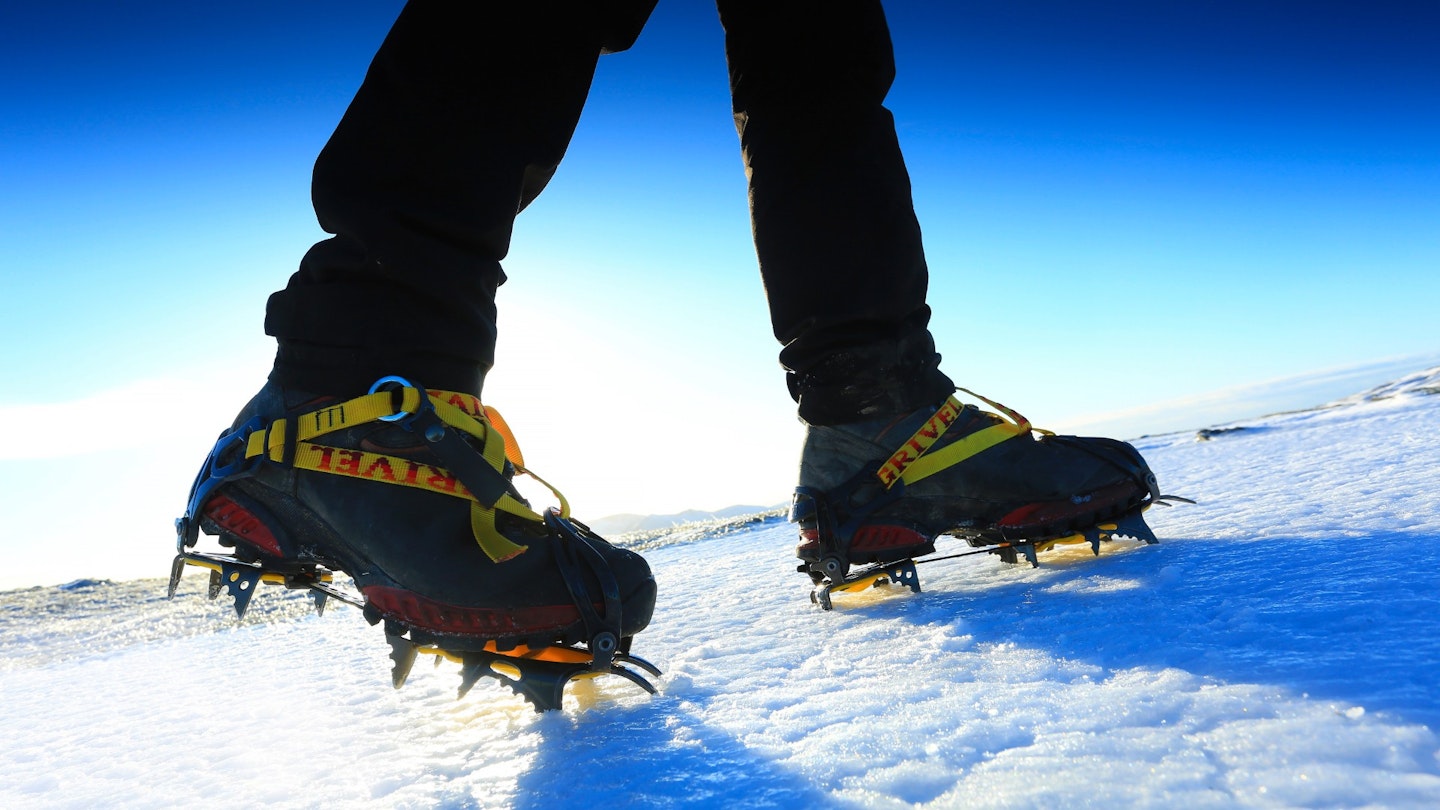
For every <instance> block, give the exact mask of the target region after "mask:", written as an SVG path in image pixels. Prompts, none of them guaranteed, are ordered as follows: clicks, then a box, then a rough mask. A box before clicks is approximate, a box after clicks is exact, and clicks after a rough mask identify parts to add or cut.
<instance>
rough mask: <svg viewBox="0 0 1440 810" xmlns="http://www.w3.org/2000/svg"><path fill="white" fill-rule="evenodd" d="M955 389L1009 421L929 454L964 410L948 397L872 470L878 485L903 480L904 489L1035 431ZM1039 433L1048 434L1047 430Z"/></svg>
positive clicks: (1020, 419)
mask: <svg viewBox="0 0 1440 810" xmlns="http://www.w3.org/2000/svg"><path fill="white" fill-rule="evenodd" d="M959 390H961V391H964V392H965V393H967V394H969V395H970V396H972V397H974V398H976V399H978V400H980V401H981V402H984V403H985V404H987V405H989V406H991V407H993V408H995V409H996V410H998V411H1000V413H1002V414H1004V415H1005V416H1006V417H1008V418H1009V419H1010V421H1009V422H996V423H995V424H993V425H991V426H990V427H987V428H981V429H980V430H977V431H975V432H974V433H971V434H970V435H968V436H964V437H962V438H960V439H956V440H955V441H953V442H951V443H950V444H947V445H945V446H944V447H942V448H940V449H939V450H935V451H933V452H931V448H932V447H934V446H935V444H936V443H937V442H939V441H940V437H941V436H943V435H945V431H946V430H948V429H949V428H950V426H951V425H952V424H954V423H955V420H956V419H957V418H959V416H960V411H961V410H963V409H964V406H963V405H961V404H960V400H959V399H957V398H956V397H955V396H954V395H951V396H950V398H949V399H947V400H945V404H944V405H941V406H940V408H939V409H938V410H936V411H935V413H934V415H932V416H931V417H930V419H929V420H928V421H926V423H925V424H924V425H922V426H921V427H920V429H919V430H917V431H915V434H914V435H913V436H911V437H910V438H909V439H907V440H906V442H905V443H904V444H902V445H901V446H900V449H899V450H896V451H895V452H894V453H893V454H891V456H890V458H889V459H887V460H886V461H885V463H884V464H882V465H880V469H879V470H876V472H875V476H876V477H877V478H879V479H880V483H882V484H884V485H885V488H886V489H889V488H890V487H892V486H894V485H895V482H896V481H904V482H905V484H906V486H909V485H911V484H914V483H916V482H917V481H921V480H924V479H925V478H928V477H930V476H932V475H934V474H935V473H937V472H940V471H941V470H944V469H947V468H949V467H953V466H955V465H956V464H959V463H960V462H962V461H964V460H966V459H968V458H970V457H971V456H974V455H977V454H979V453H980V452H982V451H984V450H988V449H989V448H991V447H994V446H995V445H997V444H999V443H1001V442H1003V441H1005V440H1007V439H1013V438H1015V437H1016V436H1022V435H1024V434H1026V433H1029V432H1030V431H1031V430H1034V429H1035V428H1032V427H1031V425H1030V420H1029V419H1026V418H1025V417H1023V416H1021V415H1020V414H1019V413H1017V412H1015V411H1013V410H1011V409H1009V408H1007V407H1005V406H1004V405H1001V404H1000V403H998V402H995V401H994V400H991V399H986V398H985V397H982V396H980V395H979V394H977V393H975V392H974V391H971V390H969V389H966V388H961V389H959ZM1040 432H1042V433H1048V432H1049V431H1040Z"/></svg>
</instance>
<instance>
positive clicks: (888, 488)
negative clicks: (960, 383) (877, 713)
mask: <svg viewBox="0 0 1440 810" xmlns="http://www.w3.org/2000/svg"><path fill="white" fill-rule="evenodd" d="M960 390H964V389H960ZM967 393H969V392H967ZM976 398H977V399H982V400H983V401H985V402H986V403H988V404H990V405H991V406H994V407H995V408H997V409H998V410H1000V411H1002V412H1003V413H1005V414H1006V416H1007V417H1009V419H1008V420H1007V419H1005V418H1002V417H1001V416H999V415H997V414H994V413H989V412H986V411H982V410H980V409H979V408H977V407H976V406H974V405H961V403H960V402H959V400H957V399H956V398H955V397H954V396H951V397H950V398H949V399H947V400H946V401H945V402H944V403H942V404H940V405H939V406H938V407H937V406H934V405H932V406H929V407H924V408H920V409H918V410H914V411H911V412H910V413H907V414H904V415H902V416H899V417H890V418H880V419H874V420H869V421H859V422H852V423H849V424H840V425H831V426H817V425H810V426H809V427H808V428H807V433H806V437H805V444H804V448H803V451H802V453H801V459H800V485H799V487H798V488H797V489H796V498H795V509H794V512H793V514H792V519H793V520H795V521H796V522H798V523H799V524H800V541H799V544H798V546H797V547H796V556H797V557H799V558H800V559H801V560H803V561H805V563H806V564H807V565H802V566H801V570H802V571H804V570H807V567H808V570H809V571H810V572H811V573H812V576H814V577H815V578H816V579H817V581H819V579H820V577H821V576H822V575H823V576H824V577H826V578H829V579H830V580H831V581H832V582H833V581H838V580H839V578H842V577H843V576H844V574H845V572H846V571H848V569H849V566H850V565H851V564H864V563H872V562H873V563H887V562H893V561H897V560H903V559H907V558H911V557H916V556H920V555H923V554H928V553H930V552H932V551H934V541H935V538H936V537H937V536H939V535H941V534H953V535H957V536H960V537H964V538H966V539H968V540H969V541H970V543H971V545H976V546H982V545H988V544H996V543H1014V542H1018V541H1037V540H1045V539H1050V538H1057V537H1063V536H1066V535H1071V534H1074V533H1075V532H1084V531H1087V530H1091V529H1092V528H1093V527H1095V526H1096V525H1097V524H1100V523H1102V522H1105V521H1109V520H1111V519H1114V518H1119V517H1122V516H1126V515H1129V514H1131V513H1137V515H1138V511H1139V510H1140V509H1142V508H1144V507H1145V506H1148V505H1149V504H1150V503H1151V502H1152V501H1154V500H1155V499H1157V498H1160V497H1161V496H1160V494H1159V490H1158V489H1157V487H1156V484H1155V477H1154V475H1153V474H1152V473H1151V472H1150V468H1149V467H1148V466H1147V465H1146V463H1145V460H1144V459H1143V458H1142V457H1141V456H1140V453H1139V451H1137V450H1136V449H1135V448H1134V447H1132V446H1130V445H1129V444H1126V443H1124V442H1120V441H1115V440H1113V439H1101V438H1080V437H1075V436H1056V435H1053V434H1049V433H1046V432H1043V431H1040V432H1041V433H1042V435H1040V436H1039V437H1038V438H1036V436H1035V434H1034V433H1033V432H1032V428H1031V426H1030V423H1029V422H1028V421H1027V420H1025V418H1024V417H1022V416H1020V415H1019V414H1017V413H1015V412H1014V411H1011V410H1009V409H1007V408H1005V407H1004V406H1001V405H999V404H998V403H995V402H992V401H990V400H985V399H984V398H983V397H979V396H978V395H976ZM822 559H823V560H824V561H825V565H824V568H823V570H822V569H821V568H820V567H819V566H820V564H821V562H822Z"/></svg>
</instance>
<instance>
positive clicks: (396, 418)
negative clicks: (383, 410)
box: [369, 374, 415, 422]
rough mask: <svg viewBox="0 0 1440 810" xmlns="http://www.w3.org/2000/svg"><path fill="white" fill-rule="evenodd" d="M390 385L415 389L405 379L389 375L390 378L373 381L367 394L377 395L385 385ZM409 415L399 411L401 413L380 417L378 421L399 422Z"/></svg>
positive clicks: (407, 412)
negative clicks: (394, 384)
mask: <svg viewBox="0 0 1440 810" xmlns="http://www.w3.org/2000/svg"><path fill="white" fill-rule="evenodd" d="M390 383H396V384H398V385H399V386H400V387H402V388H414V387H415V386H414V385H412V384H411V383H410V381H409V380H407V379H405V378H404V377H396V376H395V375H393V374H392V375H390V376H388V377H381V378H380V379H378V380H376V381H375V384H374V385H372V386H370V391H369V393H371V394H374V393H377V392H378V391H380V389H382V388H384V387H385V386H386V385H388V384H390ZM409 415H410V412H409V411H401V412H399V413H395V414H391V415H389V416H382V417H380V421H381V422H399V421H400V420H401V419H404V418H405V417H407V416H409Z"/></svg>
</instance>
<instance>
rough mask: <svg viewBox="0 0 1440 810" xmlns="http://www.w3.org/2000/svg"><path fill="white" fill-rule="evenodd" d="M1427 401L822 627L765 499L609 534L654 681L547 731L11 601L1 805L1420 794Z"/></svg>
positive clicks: (118, 595) (0, 661)
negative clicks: (1012, 561)
mask: <svg viewBox="0 0 1440 810" xmlns="http://www.w3.org/2000/svg"><path fill="white" fill-rule="evenodd" d="M1437 391H1440V369H1430V370H1427V371H1425V372H1420V373H1417V374H1414V375H1411V376H1409V377H1406V378H1405V379H1402V380H1397V381H1396V382H1395V383H1394V384H1391V385H1388V386H1382V387H1380V388H1377V389H1374V390H1372V391H1370V392H1366V393H1364V394H1361V395H1357V396H1355V397H1351V398H1348V399H1346V400H1342V401H1339V402H1336V403H1331V404H1329V405H1327V406H1325V407H1321V408H1317V409H1315V410H1312V411H1305V412H1298V413H1287V414H1281V415H1276V416H1272V417H1266V418H1261V419H1253V420H1246V421H1242V422H1236V423H1233V424H1228V425H1217V426H1213V427H1211V428H1208V429H1206V430H1203V431H1200V432H1198V433H1197V432H1187V433H1183V434H1182V433H1177V434H1169V435H1163V436H1150V437H1145V438H1143V439H1140V440H1139V441H1138V442H1137V446H1139V447H1140V449H1141V450H1142V451H1143V452H1144V453H1145V455H1146V457H1147V458H1148V459H1149V460H1150V461H1151V463H1152V466H1153V467H1154V468H1155V470H1156V473H1157V475H1158V476H1159V479H1160V482H1161V486H1162V489H1163V490H1164V491H1165V492H1167V493H1173V494H1176V495H1183V496H1187V497H1190V498H1194V499H1195V500H1197V501H1198V502H1199V503H1198V505H1195V506H1178V507H1175V508H1170V509H1165V508H1160V507H1156V508H1154V509H1151V510H1150V512H1148V513H1147V518H1148V520H1149V521H1150V523H1151V525H1152V527H1153V528H1154V529H1155V531H1156V532H1157V534H1158V535H1159V536H1160V537H1161V540H1162V542H1161V543H1160V544H1159V545H1155V546H1144V545H1140V544H1138V543H1133V542H1131V541H1128V540H1117V541H1115V542H1112V543H1109V544H1107V545H1106V547H1105V548H1104V549H1103V550H1102V553H1101V555H1100V556H1099V557H1098V558H1097V557H1094V556H1092V555H1091V553H1090V551H1089V549H1088V547H1066V548H1062V549H1060V550H1057V551H1055V552H1052V553H1050V554H1048V555H1042V557H1041V563H1042V565H1041V567H1039V568H1035V569H1032V568H1030V567H1028V566H1023V565H1022V566H1007V565H1004V564H1002V563H1001V562H1000V561H999V560H998V559H996V558H995V557H993V556H991V555H981V556H978V557H971V558H966V559H960V560H949V561H941V562H936V563H934V564H928V565H922V566H921V567H920V576H921V582H922V585H923V588H924V591H923V592H922V593H920V594H911V593H910V592H909V591H908V590H905V589H899V588H889V587H882V588H877V589H874V590H871V591H867V592H865V593H862V594H856V595H846V594H840V595H837V596H836V597H835V602H836V608H835V610H833V611H831V612H828V613H827V612H822V611H820V610H818V609H817V608H816V607H815V606H813V605H812V604H811V603H810V600H809V598H808V593H809V589H810V587H809V581H808V579H807V578H806V577H804V576H802V575H800V574H797V573H796V572H795V569H794V561H793V557H792V547H793V543H794V539H795V538H794V529H793V527H791V526H790V525H788V524H786V523H785V522H784V520H783V517H781V516H779V515H778V514H776V513H770V514H764V515H758V516H755V517H754V518H751V519H745V518H742V519H736V520H726V521H714V522H711V523H709V524H702V525H699V526H688V527H677V528H675V529H667V530H659V531H653V532H646V533H642V534H638V535H631V536H627V537H625V538H624V542H625V543H626V544H627V545H631V546H632V547H635V548H640V549H642V550H644V552H645V554H646V556H647V558H648V559H649V560H650V561H651V564H652V566H653V567H654V569H655V573H656V578H657V580H658V581H659V585H660V595H661V596H660V602H659V605H658V607H657V611H656V615H655V619H654V622H653V623H652V625H651V627H650V628H649V629H648V630H647V631H646V632H645V633H643V634H641V635H640V636H639V637H638V638H637V639H636V641H635V648H634V649H635V652H636V653H637V654H639V655H641V656H644V657H646V658H648V659H650V660H651V661H653V662H655V663H656V664H658V665H659V666H660V667H661V668H663V669H664V670H665V675H664V676H663V677H662V678H659V679H658V683H657V685H658V686H659V687H660V694H659V695H658V696H656V697H649V696H647V695H645V694H644V693H643V692H641V691H640V690H639V689H637V688H635V687H634V686H633V685H631V684H629V683H627V682H625V681H623V680H621V679H618V678H602V679H599V680H595V681H587V682H582V683H579V684H576V685H574V686H572V687H571V691H570V693H569V694H568V695H567V698H566V702H567V705H566V710H565V711H564V712H551V713H548V714H544V715H537V714H535V713H534V712H533V711H532V710H531V709H530V707H529V706H528V705H526V704H525V703H524V702H523V701H521V700H520V698H518V697H516V696H514V695H513V694H511V693H510V691H509V690H508V689H505V688H504V687H502V686H500V685H498V684H494V683H492V682H490V681H488V680H486V681H481V683H480V684H479V685H477V686H476V687H475V689H474V690H473V691H471V692H470V694H469V695H467V696H466V697H465V698H464V699H462V700H458V701H457V700H456V699H455V693H456V689H457V687H458V686H459V681H460V678H459V673H458V668H457V667H456V666H455V665H453V664H450V663H444V664H441V665H440V666H438V667H436V668H433V669H432V668H431V667H430V666H429V665H427V664H425V663H424V662H423V661H422V662H421V663H420V664H417V666H416V668H415V671H414V673H413V674H412V675H411V677H410V682H409V684H407V685H406V687H405V688H404V689H402V690H399V691H396V690H393V689H391V687H390V685H389V664H390V662H389V660H388V658H387V655H388V652H389V650H388V647H387V646H386V644H385V642H384V638H383V634H382V633H381V631H380V630H379V629H378V628H374V627H370V626H369V625H367V624H366V623H365V621H364V620H363V619H362V617H361V616H360V613H359V611H356V610H353V609H349V608H346V607H345V606H343V605H336V606H333V607H331V608H330V609H328V610H327V611H326V613H325V615H324V616H318V617H317V616H315V615H314V613H313V610H312V608H311V604H310V601H309V599H308V598H307V597H306V596H305V595H303V594H300V593H296V592H287V591H285V590H284V589H282V588H276V587H266V588H265V589H264V590H262V591H261V592H260V593H258V594H257V595H256V597H255V599H254V600H253V602H252V603H251V607H250V611H249V613H248V614H247V615H246V617H245V618H244V620H241V621H237V620H236V618H235V615H234V611H233V610H232V609H231V607H230V604H229V600H228V597H226V596H224V595H222V596H221V598H220V599H218V600H216V601H214V602H211V601H207V600H206V599H205V597H204V590H205V588H204V585H205V575H204V572H201V571H197V570H194V569H192V570H191V572H190V573H189V574H188V575H187V577H186V579H185V580H184V583H183V585H182V588H181V593H180V594H179V595H178V596H177V597H176V598H175V599H174V600H169V601H167V600H166V599H165V598H164V596H165V581H164V580H163V579H155V580H141V581H135V582H120V583H113V582H107V581H103V580H98V581H97V580H79V581H76V582H73V583H70V584H69V585H66V586H62V587H59V588H29V589H23V590H17V591H8V592H3V593H0V705H3V706H4V709H3V712H0V806H4V807H77V808H78V807H86V808H88V807H93V806H105V807H129V806H134V807H174V806H193V807H205V808H216V807H253V806H257V805H259V804H262V803H263V804H265V805H276V806H284V807H321V806H326V807H328V806H344V807H437V806H438V807H522V808H523V807H533V808H542V807H543V808H552V807H557V806H581V805H584V806H599V807H605V806H610V807H622V806H623V807H675V806H703V807H734V806H745V807H797V806H806V807H810V806H815V807H885V808H890V807H910V806H935V807H1073V806H1121V807H1167V808H1169V807H1187V808H1194V807H1236V806H1243V807H1414V808H1429V807H1436V806H1440V758H1437V754H1440V739H1437V737H1436V733H1435V730H1436V729H1437V728H1440V674H1437V673H1440V628H1437V614H1440V611H1437V608H1440V605H1437V600H1440V588H1437V586H1440V575H1437V573H1436V572H1437V570H1440V551H1437V548H1440V543H1437V540H1440V441H1437V433H1440V396H1433V395H1434V394H1435V393H1436V392H1437ZM162 534H163V533H162ZM959 550H963V544H962V543H960V541H951V543H950V544H949V545H946V544H945V543H943V542H942V544H941V551H942V552H946V551H959ZM157 573H162V572H157Z"/></svg>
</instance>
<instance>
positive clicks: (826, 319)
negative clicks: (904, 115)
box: [718, 0, 953, 424]
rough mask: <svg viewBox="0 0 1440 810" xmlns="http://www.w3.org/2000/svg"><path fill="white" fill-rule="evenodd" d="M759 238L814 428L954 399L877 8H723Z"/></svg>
mask: <svg viewBox="0 0 1440 810" xmlns="http://www.w3.org/2000/svg"><path fill="white" fill-rule="evenodd" d="M718 6H719V9H720V16H721V20H722V22H723V23H724V25H725V34H726V57H727V59H728V62H729V67H730V85H731V93H732V98H733V107H734V113H735V126H736V129H737V130H738V132H739V134H740V143H741V150H742V153H743V156H744V160H745V169H746V173H747V176H748V177H749V182H750V206H751V223H752V227H753V229H754V234H755V249H756V253H757V255H758V256H759V260H760V272H761V275H762V277H763V279H764V282H765V291H766V295H767V298H768V300H769V304H770V315H771V320H772V324H773V326H774V330H775V337H776V338H777V339H779V340H780V342H781V343H782V344H783V346H784V349H783V350H782V351H781V353H780V360H781V364H782V365H783V366H784V367H785V368H786V370H787V371H789V372H790V375H789V379H790V385H791V392H792V393H793V394H794V395H795V397H796V399H797V400H798V401H799V402H800V414H801V416H802V418H804V419H805V420H806V421H808V422H811V423H812V424H835V423H841V422H847V421H854V420H856V419H859V418H870V417H875V416H879V415H886V414H889V413H894V412H901V411H906V410H911V409H913V408H915V407H918V406H919V405H922V404H926V403H927V402H930V401H938V400H939V399H943V398H944V397H945V396H946V395H947V394H948V393H949V392H950V391H951V390H953V385H952V384H951V383H950V381H949V380H948V379H947V378H945V376H944V375H943V374H941V373H940V372H939V371H938V370H937V364H938V361H939V357H938V356H937V355H936V354H935V350H934V341H933V340H932V339H931V337H930V333H929V331H928V330H927V328H926V327H927V325H928V323H929V317H930V310H929V308H928V307H927V306H926V303H925V291H926V286H927V282H928V273H927V269H926V266H925V255H924V251H923V249H922V247H921V240H920V227H919V224H918V223H917V222H916V219H915V214H914V210H913V206H912V204H911V198H910V178H909V175H908V173H907V172H906V169H905V162H904V159H903V157H902V156H901V154H900V146H899V142H898V141H897V139H896V136H895V125H894V120H893V119H892V117H891V115H890V112H889V111H888V110H887V109H885V107H884V106H883V102H884V99H885V94H886V92H888V90H889V89H890V83H891V81H892V80H893V79H894V75H895V65H894V57H893V54H892V51H891V45H890V33H889V29H888V28H887V26H886V24H885V16H884V12H883V11H882V10H881V7H880V4H879V2H878V0H863V1H862V0H828V1H827V0H818V1H809V0H807V1H805V2H799V1H797V0H785V1H784V2H778V1H777V0H719V2H718Z"/></svg>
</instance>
